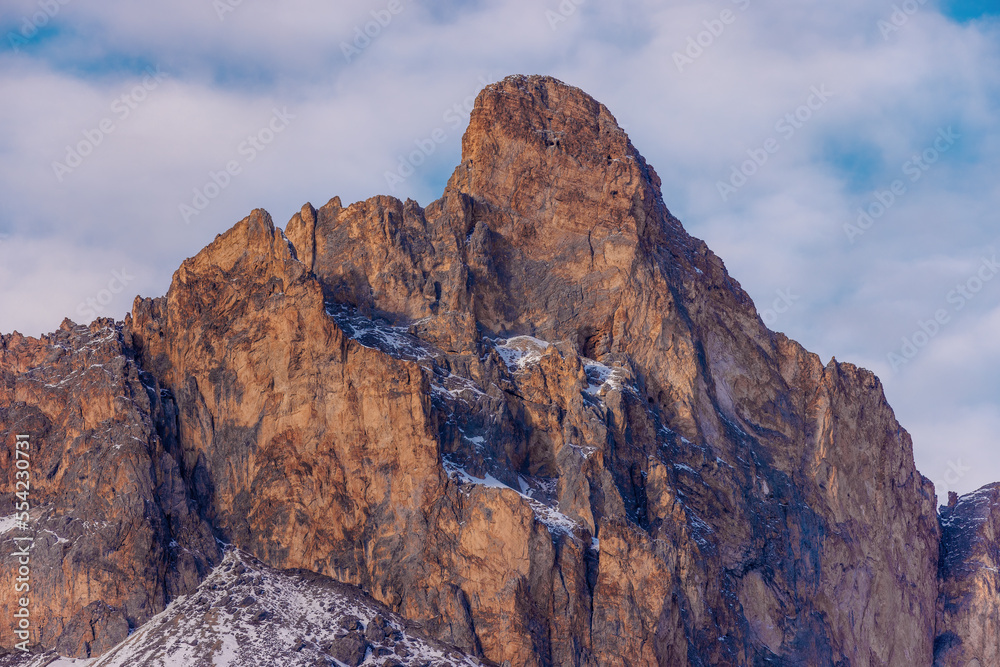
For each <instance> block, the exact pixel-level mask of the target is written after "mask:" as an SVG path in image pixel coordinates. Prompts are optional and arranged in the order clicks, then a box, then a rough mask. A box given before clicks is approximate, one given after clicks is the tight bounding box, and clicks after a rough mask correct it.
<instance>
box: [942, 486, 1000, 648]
mask: <svg viewBox="0 0 1000 667" xmlns="http://www.w3.org/2000/svg"><path fill="white" fill-rule="evenodd" d="M941 533H942V534H941V561H940V575H941V597H940V610H939V616H938V637H937V640H936V641H935V644H934V649H935V650H934V664H935V666H936V667H937V666H940V667H952V666H956V667H966V666H967V665H972V666H978V665H981V666H982V667H987V666H988V665H1000V592H998V591H1000V574H998V573H1000V484H990V485H988V486H984V487H983V488H981V489H979V490H978V491H976V492H974V493H970V494H968V495H966V496H962V498H960V499H957V500H956V501H955V502H954V503H950V504H949V506H947V507H942V508H941Z"/></svg>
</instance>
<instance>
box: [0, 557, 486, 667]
mask: <svg viewBox="0 0 1000 667" xmlns="http://www.w3.org/2000/svg"><path fill="white" fill-rule="evenodd" d="M482 664H484V663H481V662H480V661H478V660H476V659H474V658H472V657H470V656H467V655H466V654H464V653H462V652H460V651H458V650H457V649H455V648H453V647H451V646H448V645H447V644H443V643H441V642H439V641H436V640H433V639H430V638H428V637H426V636H425V635H424V634H423V632H422V631H421V629H420V627H419V626H418V625H417V624H414V623H412V622H410V621H407V620H405V619H403V618H401V617H400V616H397V615H396V614H393V613H392V612H391V611H389V610H388V609H387V608H386V607H384V606H383V605H381V604H379V603H378V602H376V601H374V600H373V599H372V598H370V597H368V596H367V595H365V594H364V593H363V592H362V591H361V590H360V589H358V588H356V587H354V586H349V585H347V584H342V583H340V582H337V581H334V580H333V579H330V578H328V577H324V576H322V575H318V574H315V573H312V572H306V571H301V570H294V571H293V570H288V571H279V570H274V569H272V568H270V567H267V566H266V565H264V564H263V563H261V562H260V561H258V560H256V559H255V558H253V557H251V556H249V555H247V554H245V553H242V552H239V551H237V550H235V549H234V550H230V551H229V552H228V553H227V554H226V557H225V559H224V560H223V562H222V563H221V564H220V565H219V566H218V567H217V568H216V569H215V570H214V571H213V572H212V574H211V575H209V576H208V577H207V578H206V579H205V581H203V582H202V584H201V585H200V586H199V587H198V589H197V590H196V591H195V592H193V593H192V594H190V595H186V596H182V597H179V598H177V599H176V600H174V601H173V602H172V603H171V604H170V605H169V606H168V607H167V608H166V609H165V610H164V611H163V612H162V613H160V614H158V615H157V616H155V617H153V618H152V619H151V620H150V621H148V622H147V623H145V624H143V625H142V627H140V628H139V629H138V630H136V631H135V632H134V633H132V634H131V635H130V636H129V637H128V639H126V640H125V641H123V642H122V643H121V644H119V645H118V646H116V647H115V648H113V649H112V650H110V651H108V652H107V653H105V654H104V655H102V656H101V657H99V658H95V659H91V660H71V659H69V658H60V657H59V656H57V655H56V654H54V653H51V652H50V653H45V654H43V655H34V656H30V657H29V656H21V657H19V656H16V655H11V656H2V657H0V666H2V667H14V666H15V665H16V666H17V667H140V666H141V667H209V666H212V667H261V666H271V665H281V666H282V667H286V666H287V667H297V666H299V665H303V666H305V665H309V666H310V667H313V666H317V665H330V666H336V667H341V666H342V665H349V666H350V667H357V666H359V665H364V666H375V665H379V666H381V665H405V666H407V667H410V666H413V667H417V666H421V667H424V666H430V665H434V666H437V665H442V666H444V665H449V666H453V667H459V666H469V667H471V666H474V665H482Z"/></svg>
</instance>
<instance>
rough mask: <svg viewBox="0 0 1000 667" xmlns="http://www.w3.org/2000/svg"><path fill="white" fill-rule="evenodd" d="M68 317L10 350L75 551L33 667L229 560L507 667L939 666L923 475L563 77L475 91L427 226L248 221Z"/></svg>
mask: <svg viewBox="0 0 1000 667" xmlns="http://www.w3.org/2000/svg"><path fill="white" fill-rule="evenodd" d="M286 236H287V238H286ZM66 329H67V330H66V331H63V332H59V333H57V334H55V335H54V336H53V337H51V338H49V339H44V338H43V339H41V340H38V341H35V340H29V339H22V338H20V337H17V336H13V337H5V338H4V339H3V351H2V353H3V355H4V356H2V357H0V362H2V366H0V368H2V373H3V375H2V378H3V385H2V393H0V410H2V415H3V419H4V422H5V424H6V423H16V424H17V425H18V426H17V428H18V429H28V430H30V432H32V433H36V432H37V433H38V434H39V437H38V439H39V440H43V439H44V440H45V441H46V442H47V443H49V444H48V447H49V450H48V453H47V454H45V455H44V456H46V457H48V458H47V459H45V461H44V462H40V463H38V467H37V468H36V469H37V470H38V471H42V472H39V473H38V476H39V477H40V478H42V479H40V480H39V484H40V487H41V488H40V491H39V494H40V496H39V499H38V502H39V508H40V509H39V520H38V522H37V523H36V524H35V525H36V526H37V527H38V528H37V530H38V531H40V532H39V533H38V534H39V535H40V536H41V534H42V532H43V531H44V530H45V529H46V528H47V527H49V526H51V527H52V528H51V529H52V530H53V531H54V533H55V534H57V535H58V536H60V537H61V538H64V539H67V540H69V541H68V542H60V543H57V539H56V538H55V537H53V538H52V539H51V540H50V542H52V545H51V546H48V547H45V549H46V551H45V552H44V553H46V554H51V555H49V556H46V557H47V558H49V559H50V561H47V562H50V563H51V565H50V568H49V569H50V570H51V572H52V574H51V575H50V576H52V577H54V578H53V579H52V580H50V581H49V580H46V581H44V582H41V581H40V582H39V590H40V591H42V592H41V593H40V595H41V596H42V597H43V598H45V599H46V602H45V604H46V605H48V607H46V609H48V611H46V612H45V614H46V616H45V618H46V622H45V623H42V624H41V625H40V626H39V627H40V628H42V627H44V628H47V629H45V630H40V631H39V634H38V640H39V641H40V642H42V643H43V644H45V645H46V646H56V642H63V644H60V645H59V646H67V647H68V648H69V652H70V653H73V654H74V655H86V654H87V653H86V650H84V649H83V648H81V647H82V646H84V644H87V645H88V646H89V649H87V650H89V651H90V652H91V653H95V652H100V651H103V650H106V649H107V648H108V647H110V645H111V644H113V643H114V642H116V641H117V640H118V639H120V635H121V631H122V628H125V629H126V630H127V628H128V627H135V626H136V625H138V624H139V623H142V622H143V621H144V620H146V619H148V618H149V617H150V616H151V615H152V614H153V613H156V612H158V611H160V610H161V609H162V608H163V606H164V604H165V602H166V601H167V600H169V599H171V597H172V596H174V595H176V594H177V593H181V592H186V591H188V590H191V589H192V588H193V586H194V585H196V584H197V583H198V581H199V580H200V578H201V577H203V576H205V573H206V572H207V569H206V568H208V567H209V566H211V565H212V564H214V563H216V562H218V560H219V559H220V557H221V556H220V552H219V551H218V547H217V542H216V538H217V539H218V540H221V541H222V542H223V543H228V544H231V545H233V546H234V547H238V548H239V549H241V550H244V551H246V552H249V553H250V554H253V555H254V556H255V557H256V558H259V559H260V560H262V561H263V562H264V563H266V564H267V565H269V566H271V567H277V568H303V569H306V570H310V571H313V572H317V573H320V574H323V575H327V576H330V577H333V578H335V579H338V580H340V581H342V582H345V583H347V584H352V585H355V586H358V587H360V588H361V589H362V590H364V591H366V592H367V593H368V594H370V595H371V596H372V597H374V598H375V599H376V600H377V601H378V602H379V603H382V604H384V605H386V606H387V607H389V608H390V609H392V610H393V611H394V612H396V613H398V614H400V615H401V616H403V617H405V618H408V619H410V620H411V621H415V622H419V623H420V624H421V625H422V626H423V628H424V629H425V630H426V631H427V632H428V633H429V634H430V635H432V636H434V637H436V638H438V639H439V640H441V641H444V642H446V643H447V644H450V645H453V646H456V647H459V648H460V649H462V650H463V651H464V652H467V653H468V654H469V655H472V656H476V657H478V658H480V659H482V660H483V661H487V662H492V663H497V664H499V663H501V662H503V661H510V664H511V665H523V666H535V665H538V666H541V665H574V666H575V665H580V666H584V665H586V666H597V665H621V666H623V667H624V666H625V665H629V666H634V665H758V664H787V665H801V664H809V665H906V666H910V665H929V664H931V662H932V659H933V652H934V638H935V636H936V634H937V633H936V620H935V616H936V610H937V598H938V584H937V572H938V553H939V533H940V529H939V526H938V520H937V516H936V512H935V502H934V501H935V499H934V493H933V487H932V485H931V484H930V482H929V481H927V480H926V479H924V478H923V477H922V476H921V475H920V474H919V473H918V472H917V471H916V469H915V467H914V464H913V458H912V453H911V444H910V439H909V436H908V435H907V433H906V432H905V431H904V430H903V429H902V428H901V427H900V426H899V424H898V423H897V422H896V420H895V418H894V416H893V413H892V410H891V409H890V407H889V406H888V405H887V403H886V401H885V397H884V395H883V392H882V388H881V385H880V383H879V381H878V379H877V378H876V377H875V376H874V375H872V374H871V373H870V372H868V371H865V370H862V369H859V368H856V367H855V366H852V365H851V364H846V363H838V362H837V361H836V360H831V361H830V363H828V364H826V365H824V364H823V363H821V362H820V360H819V359H818V358H817V357H816V355H813V354H810V353H808V352H807V351H805V350H804V349H803V348H802V347H801V346H799V345H798V344H797V343H795V342H794V341H790V340H788V339H787V338H786V337H784V336H782V335H781V334H777V333H774V332H771V331H769V330H767V328H766V327H765V326H764V325H763V324H762V322H761V320H760V318H759V317H758V315H757V313H756V311H755V309H754V306H753V303H752V302H751V300H750V299H749V297H748V296H747V295H746V294H745V293H744V292H743V291H742V289H741V288H740V286H739V284H738V283H737V282H736V281H735V280H734V279H733V278H731V277H730V276H729V275H728V273H727V272H726V270H725V267H724V266H723V264H722V262H721V260H719V258H717V257H716V256H715V255H714V254H712V252H711V251H710V250H709V249H708V248H707V247H706V246H705V244H704V243H703V242H701V241H699V240H697V239H694V238H692V237H691V236H689V235H688V234H687V233H686V232H685V231H684V229H683V228H682V226H681V224H680V222H679V221H678V220H677V219H676V218H674V217H673V216H672V215H671V214H670V212H669V211H668V210H667V208H666V206H665V205H664V202H663V200H662V197H661V194H660V181H659V178H658V177H657V175H656V173H655V171H654V170H653V168H652V167H651V166H649V165H648V164H646V162H645V161H644V160H643V158H642V156H641V155H639V153H638V152H637V151H636V150H635V148H634V147H633V146H632V144H631V143H630V141H629V139H628V137H627V136H626V134H625V133H624V132H623V131H622V130H621V129H620V128H619V127H618V126H617V123H616V122H615V119H614V118H613V117H612V115H611V114H610V112H609V111H608V110H607V109H606V108H605V107H604V106H602V105H601V104H599V103H598V102H596V101H594V100H593V99H592V98H590V97H589V96H587V95H586V94H584V93H583V92H581V91H580V90H578V89H575V88H572V87H569V86H566V85H564V84H562V83H560V82H558V81H556V80H554V79H550V78H545V77H509V78H507V79H505V80H504V81H502V82H500V83H497V84H493V85H491V86H488V87H487V88H486V89H485V90H484V91H483V92H482V93H481V94H480V96H479V98H478V100H477V102H476V106H475V109H474V111H473V112H472V118H471V122H470V125H469V129H468V131H467V133H466V135H465V137H464V139H463V158H462V163H461V164H460V165H459V167H458V168H457V169H456V170H455V173H454V174H453V176H452V177H451V179H450V181H449V183H448V185H447V188H446V189H445V192H444V194H443V196H442V198H441V199H439V200H437V201H435V202H433V203H431V204H429V205H428V206H427V207H426V208H421V207H420V206H419V205H417V203H416V202H413V201H407V202H400V201H398V200H396V199H394V198H390V197H375V198H373V199H370V200H368V201H364V202H359V203H355V204H353V205H351V206H348V207H346V208H345V207H344V206H343V205H342V203H341V201H340V200H339V198H334V199H333V200H331V201H330V202H329V203H327V204H326V205H324V206H322V207H320V208H319V209H316V208H314V207H313V206H311V205H309V204H307V205H305V206H303V208H302V210H301V211H300V212H299V213H297V214H296V215H295V216H294V217H293V218H292V219H291V221H289V223H288V225H287V226H286V231H285V233H282V231H281V230H279V229H276V228H275V227H274V225H273V223H272V221H271V219H270V217H269V216H268V214H267V213H266V212H264V211H254V212H253V213H252V214H251V215H250V216H249V217H248V218H246V219H245V220H243V221H241V222H239V223H238V224H237V225H236V226H235V227H233V228H232V229H231V230H230V231H228V232H227V233H226V234H223V235H221V236H219V237H218V238H217V239H216V240H215V242H213V243H212V244H211V245H210V246H209V247H207V248H206V249H205V250H203V251H202V252H201V253H199V254H198V255H197V256H196V257H194V258H192V259H189V260H187V261H185V262H184V264H182V266H181V267H180V269H179V270H178V271H177V272H176V274H175V276H174V280H173V283H172V285H171V287H170V290H169V291H168V293H167V295H166V296H165V297H161V298H156V299H137V300H136V303H135V305H134V308H133V312H132V315H131V317H130V318H128V319H127V320H126V322H124V323H121V324H116V323H110V322H105V323H98V324H96V325H94V326H93V327H91V329H88V330H83V329H81V328H79V327H76V328H74V327H72V326H70V325H66ZM70 338H72V339H73V342H71V343H65V342H60V341H63V340H64V339H65V340H69V339H70ZM105 339H106V340H105ZM90 340H101V341H102V342H101V343H99V344H98V343H88V342H86V341H90ZM86 345H97V347H95V348H94V351H92V352H88V353H86V354H89V355H91V356H93V359H91V358H90V357H88V356H82V355H84V353H83V352H79V351H74V352H72V353H71V352H70V351H68V350H67V351H65V352H63V353H62V356H59V353H58V352H57V350H58V349H60V348H61V347H67V348H68V349H72V350H79V349H85V346H86ZM98 351H100V354H98ZM51 355H55V357H54V359H53V360H48V356H51ZM63 357H65V359H63ZM77 357H79V360H78V361H72V360H76V359H77ZM95 360H96V361H95ZM71 362H72V363H71ZM98 362H99V363H104V364H105V368H106V369H107V370H94V367H93V366H92V364H93V363H98ZM73 373H77V374H78V375H72V374H73ZM91 377H93V378H94V379H93V380H92V381H90V380H87V378H91ZM67 378H70V379H69V380H68V381H66V382H65V384H64V385H60V386H64V387H65V388H64V389H58V388H54V389H49V388H48V387H46V386H45V385H46V384H57V383H59V382H63V381H64V380H67ZM73 378H77V379H73ZM59 392H61V393H59ZM32 429H33V430H32ZM88 429H89V430H88ZM88 434H89V435H88ZM13 437H14V436H13V435H10V438H13ZM77 452H79V454H77ZM88 452H89V454H88ZM0 456H8V454H0ZM40 456H41V455H40ZM88 457H90V458H88ZM88 461H92V462H91V463H87V462H88ZM0 465H2V466H4V467H5V468H6V467H7V466H8V465H9V460H7V459H0ZM49 471H53V472H52V473H51V475H50V473H49ZM70 471H72V474H70ZM84 474H86V475H87V477H85V478H82V477H81V475H84ZM43 479H44V481H43ZM97 480H99V484H100V486H95V485H96V484H98V481H97ZM74 485H75V486H74ZM95 489H96V490H95ZM43 498H44V502H43V500H42V499H43ZM86 503H91V504H94V505H95V506H94V507H93V508H91V507H90V506H89V505H87V506H86V507H84V505H86ZM42 507H46V508H48V509H46V510H44V512H43V510H42V509H41V508H42ZM0 509H2V508H0ZM74 512H76V513H77V514H74ZM84 513H86V515H87V516H88V517H90V518H89V520H91V521H93V520H95V519H96V520H100V521H107V522H111V523H113V524H114V525H115V526H117V528H116V529H115V530H107V531H97V532H93V533H84V532H80V533H79V534H77V533H73V534H71V533H69V532H67V531H68V530H70V529H71V528H72V527H73V526H75V525H76V524H75V523H74V521H73V519H74V518H75V517H76V516H78V515H79V516H80V519H77V521H82V520H83V516H84ZM63 517H69V519H70V520H67V519H65V518H63ZM60 521H61V523H59V522H60ZM123 522H124V525H122V524H123ZM80 526H81V528H80V529H81V530H83V524H82V523H81V524H80ZM946 532H947V525H946ZM46 535H47V533H46ZM77 535H78V536H77ZM44 539H48V538H44ZM44 539H43V538H42V537H40V538H39V540H40V543H43V542H44ZM174 543H176V546H170V545H172V544H174ZM60 545H61V546H60ZM77 545H80V546H79V547H78V546H77ZM78 548H79V549H86V550H87V551H86V553H85V554H82V555H80V556H79V557H75V556H73V549H78ZM97 553H101V554H104V553H110V554H111V555H112V556H113V558H112V561H111V562H112V563H113V567H114V568H116V569H113V570H110V571H109V570H105V569H104V566H103V565H100V566H99V565H98V564H99V563H103V562H104V561H103V560H102V559H100V558H98V556H97ZM942 567H944V565H942ZM47 571H48V570H47ZM56 573H58V574H56ZM57 576H58V577H59V578H55V577H57ZM74 586H76V587H75V588H74ZM9 588H10V587H9V586H7V582H6V581H0V613H4V614H6V613H7V611H6V610H8V609H10V605H11V604H12V601H11V599H10V597H9V596H8V593H7V591H8V590H9ZM70 591H77V593H74V594H71V593H70ZM84 591H86V594H84ZM5 596H6V597H5ZM95 602H100V603H102V604H103V605H105V606H106V607H107V609H105V608H104V607H101V608H100V609H93V608H88V607H87V605H89V604H92V603H95ZM3 605H7V606H3ZM61 605H68V606H67V607H66V608H67V609H68V610H70V611H68V612H65V613H63V614H60V613H58V612H57V611H56V610H57V609H59V608H60V607H61ZM108 610H115V613H118V614H120V616H121V618H123V619H124V620H125V622H126V624H127V625H123V624H122V623H121V622H120V621H116V620H108V621H106V622H101V623H97V624H96V625H93V624H91V625H89V626H87V627H90V628H94V629H93V632H92V634H93V635H94V636H93V637H90V636H86V633H81V632H78V631H76V630H74V629H73V628H76V627H78V626H79V625H80V624H76V625H74V623H73V622H72V619H74V618H77V617H79V615H80V614H84V615H86V614H90V616H92V617H94V618H101V619H105V618H108V619H112V618H115V619H116V618H118V617H117V616H114V615H113V613H112V612H110V611H108ZM90 616H88V618H89V617H90ZM962 631H963V630H955V631H954V632H956V633H960V632H962ZM88 642H89V643H88ZM938 643H939V645H940V643H941V641H940V640H939V642H938ZM949 664H950V663H949ZM955 664H958V663H955ZM984 664H986V663H984Z"/></svg>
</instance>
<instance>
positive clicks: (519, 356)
mask: <svg viewBox="0 0 1000 667" xmlns="http://www.w3.org/2000/svg"><path fill="white" fill-rule="evenodd" d="M495 348H496V351H497V354H499V355H500V358H501V359H503V362H504V363H505V364H506V365H507V369H508V370H509V371H510V372H511V373H517V372H518V371H523V370H524V369H525V368H527V366H528V365H529V364H537V363H538V362H539V361H541V359H542V355H543V354H545V351H546V350H547V349H549V343H548V342H546V341H544V340H541V339H539V338H535V337H534V336H514V337H513V338H508V339H506V340H504V339H499V340H497V341H496V345H495Z"/></svg>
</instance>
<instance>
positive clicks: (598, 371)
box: [581, 359, 628, 396]
mask: <svg viewBox="0 0 1000 667" xmlns="http://www.w3.org/2000/svg"><path fill="white" fill-rule="evenodd" d="M581 361H583V370H584V371H585V372H586V373H587V388H586V389H585V390H584V391H586V392H587V393H588V394H590V395H591V396H603V395H604V394H605V393H607V392H608V391H609V390H611V389H615V390H618V391H622V388H623V387H624V386H625V385H624V383H625V382H626V380H627V379H628V373H627V372H626V371H625V370H624V369H622V368H611V367H609V366H605V365H604V364H602V363H600V362H598V361H594V360H593V359H582V360H581Z"/></svg>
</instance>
